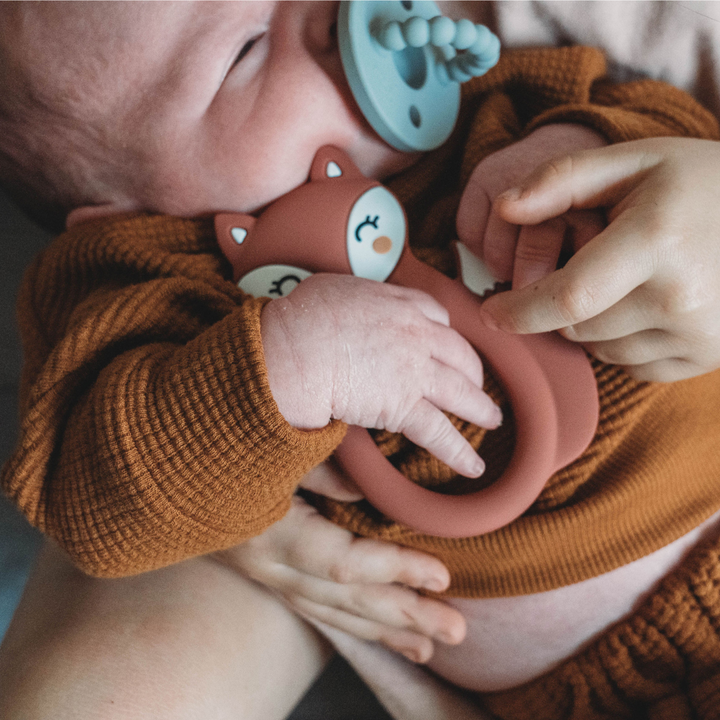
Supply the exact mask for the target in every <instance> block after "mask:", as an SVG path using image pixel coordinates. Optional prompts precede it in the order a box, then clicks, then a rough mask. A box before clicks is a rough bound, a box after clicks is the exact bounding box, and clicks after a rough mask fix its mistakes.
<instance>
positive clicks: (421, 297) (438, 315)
mask: <svg viewBox="0 0 720 720" xmlns="http://www.w3.org/2000/svg"><path fill="white" fill-rule="evenodd" d="M383 291H385V292H389V293H390V294H393V295H395V297H397V298H399V299H401V300H403V301H405V302H409V303H411V304H413V305H414V306H415V307H417V308H418V310H420V312H421V313H422V314H423V315H424V316H425V317H426V318H427V319H428V320H431V321H432V322H434V323H438V324H439V325H442V326H444V327H447V326H448V325H449V324H450V315H449V313H448V311H447V310H446V309H445V306H444V305H442V304H441V303H439V302H438V301H437V300H436V299H435V298H434V297H432V296H431V295H428V294H427V293H426V292H423V291H422V290H417V289H415V288H406V287H402V286H400V285H383Z"/></svg>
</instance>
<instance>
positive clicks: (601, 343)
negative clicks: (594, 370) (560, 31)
mask: <svg viewBox="0 0 720 720" xmlns="http://www.w3.org/2000/svg"><path fill="white" fill-rule="evenodd" d="M718 188H720V143H717V142H713V141H708V140H696V139H685V138H653V139H649V140H637V141H633V142H628V143H622V144H619V145H614V146H611V147H607V148H602V149H597V150H590V151H585V152H579V153H575V154H572V155H569V156H566V157H564V158H562V159H559V160H555V161H551V162H549V163H547V164H545V165H544V166H542V167H540V168H539V169H538V170H537V171H536V172H534V173H532V175H531V176H530V177H529V178H527V180H525V181H524V182H522V183H521V184H520V185H519V186H518V187H516V188H513V189H511V190H509V191H508V192H506V193H505V194H503V195H502V196H500V197H498V198H497V200H496V202H495V205H494V210H495V212H497V214H498V215H499V216H500V217H501V218H503V219H504V220H505V221H507V222H509V223H513V224H516V225H523V226H525V225H539V224H542V223H545V222H547V221H548V220H550V219H552V218H556V217H558V216H561V215H563V214H564V213H567V212H568V211H569V210H571V209H579V210H586V209H590V208H604V209H605V210H606V213H607V219H608V223H609V224H608V226H607V228H606V229H605V230H603V231H602V232H601V233H600V234H599V235H597V236H596V237H595V238H594V239H593V240H591V241H590V242H588V243H587V244H586V245H584V247H582V248H581V249H579V251H578V252H577V254H575V255H574V256H573V257H572V258H571V259H570V260H569V261H568V262H567V264H566V265H565V266H564V267H563V268H562V269H560V270H557V271H555V272H553V273H551V274H550V275H547V276H546V277H544V278H543V279H541V280H538V281H537V282H533V283H531V284H530V285H528V286H526V287H524V288H521V289H517V290H512V291H510V292H506V293H501V294H498V295H496V296H495V297H493V298H491V299H489V300H488V301H487V302H486V303H485V304H484V308H483V317H484V319H485V320H486V322H488V324H490V325H491V326H495V327H499V328H501V329H503V330H506V331H509V332H518V333H537V332H546V331H549V330H559V331H560V332H561V333H562V334H563V335H565V336H566V337H567V338H569V339H570V340H574V341H577V342H580V343H582V344H583V346H584V347H585V348H586V349H587V350H588V351H589V352H590V353H592V354H593V355H594V356H595V357H597V358H599V359H600V360H603V361H605V362H608V363H613V364H617V365H622V366H625V368H626V369H627V371H628V372H629V373H630V374H631V375H632V376H634V377H635V378H637V379H639V380H656V381H673V380H679V379H682V378H688V377H692V376H695V375H699V374H702V373H705V372H709V371H711V370H714V369H716V368H718V367H720V282H719V281H718V277H720V203H719V202H718V199H719V197H720V196H719V191H718Z"/></svg>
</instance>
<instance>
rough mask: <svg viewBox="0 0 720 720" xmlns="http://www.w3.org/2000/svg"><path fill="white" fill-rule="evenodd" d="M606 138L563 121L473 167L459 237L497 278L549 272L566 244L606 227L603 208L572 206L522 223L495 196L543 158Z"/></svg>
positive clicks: (518, 282) (575, 244)
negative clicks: (503, 211)
mask: <svg viewBox="0 0 720 720" xmlns="http://www.w3.org/2000/svg"><path fill="white" fill-rule="evenodd" d="M606 144H607V142H606V140H605V139H604V138H603V137H602V136H601V135H599V134H598V133H596V132H595V131H594V130H591V129H590V128H587V127H584V126H582V125H573V124H570V123H566V124H556V125H546V126H544V127H541V128H538V129H537V130H535V131H534V132H532V133H531V134H530V135H528V136H527V137H526V138H523V139H522V140H520V141H518V142H516V143H513V144H512V145H509V146H508V147H506V148H503V149H502V150H498V151H497V152H494V153H493V154H492V155H489V156H488V157H486V158H485V159H484V160H482V161H481V162H480V163H479V164H478V166H477V167H476V168H475V170H474V171H473V174H472V176H471V177H470V180H469V182H468V184H467V186H466V188H465V190H464V191H463V195H462V198H461V201H460V206H459V208H458V213H457V232H458V237H459V238H460V240H462V242H464V243H465V244H466V245H467V246H468V247H469V248H470V249H471V250H472V251H473V252H474V253H475V254H476V255H477V256H478V257H481V258H482V259H483V260H484V261H485V263H486V264H487V266H488V268H489V269H490V272H492V274H493V275H494V277H495V278H496V279H498V280H502V281H510V280H512V286H513V288H521V287H525V286H526V285H529V284H530V283H532V282H534V281H535V280H539V279H540V278H541V277H544V276H545V275H547V274H548V273H551V272H552V271H553V270H555V268H556V266H557V262H558V258H559V256H560V252H561V250H562V249H563V245H564V244H567V245H568V246H569V247H572V248H573V249H578V248H579V247H582V246H583V245H584V244H585V243H587V242H588V241H589V240H590V239H592V238H593V237H594V236H595V235H597V234H598V233H599V232H600V231H601V230H602V229H603V227H605V222H604V217H603V215H602V213H599V212H597V211H595V210H584V209H583V210H578V209H571V210H568V212H566V213H564V214H563V215H562V216H560V217H556V218H552V219H549V220H547V221H546V222H544V223H540V224H537V225H524V226H520V225H517V224H514V223H511V222H508V221H507V219H506V218H503V217H501V216H500V215H498V213H497V212H496V211H495V209H494V208H493V202H494V200H495V198H496V197H497V196H498V195H500V194H501V193H503V192H505V190H508V189H509V188H512V187H515V186H516V185H517V184H518V183H520V182H521V181H522V180H524V179H525V178H526V177H527V176H528V175H529V174H530V173H531V172H532V171H533V170H535V169H536V168H537V167H539V166H540V165H542V164H543V163H545V162H546V161H548V160H551V159H552V158H555V157H558V156H560V155H562V154H565V153H571V152H575V151H577V150H585V149H590V148H597V147H602V146H604V145H606Z"/></svg>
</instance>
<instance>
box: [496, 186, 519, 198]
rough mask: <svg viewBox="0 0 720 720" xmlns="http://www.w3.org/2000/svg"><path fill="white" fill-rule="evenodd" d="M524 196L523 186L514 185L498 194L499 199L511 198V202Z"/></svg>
mask: <svg viewBox="0 0 720 720" xmlns="http://www.w3.org/2000/svg"><path fill="white" fill-rule="evenodd" d="M521 197H522V188H519V187H514V188H509V189H507V190H506V191H505V192H503V193H500V194H499V195H498V196H497V199H498V200H509V201H510V202H514V201H515V200H519V199H520V198H521Z"/></svg>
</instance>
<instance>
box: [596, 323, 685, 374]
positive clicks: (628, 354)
mask: <svg viewBox="0 0 720 720" xmlns="http://www.w3.org/2000/svg"><path fill="white" fill-rule="evenodd" d="M583 346H584V347H585V349H586V350H587V351H588V352H589V353H590V354H591V355H593V356H594V357H596V358H597V359H598V360H602V361H603V362H605V363H609V364H611V365H622V366H623V367H628V366H632V365H647V364H648V363H652V362H658V361H660V360H667V359H669V358H676V357H679V353H678V350H679V348H678V339H677V338H676V337H674V336H672V335H671V334H670V333H667V332H665V331H663V330H643V331H641V332H637V333H632V334H631V335H626V336H625V337H619V338H615V339H614V340H607V341H604V342H591V343H583Z"/></svg>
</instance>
